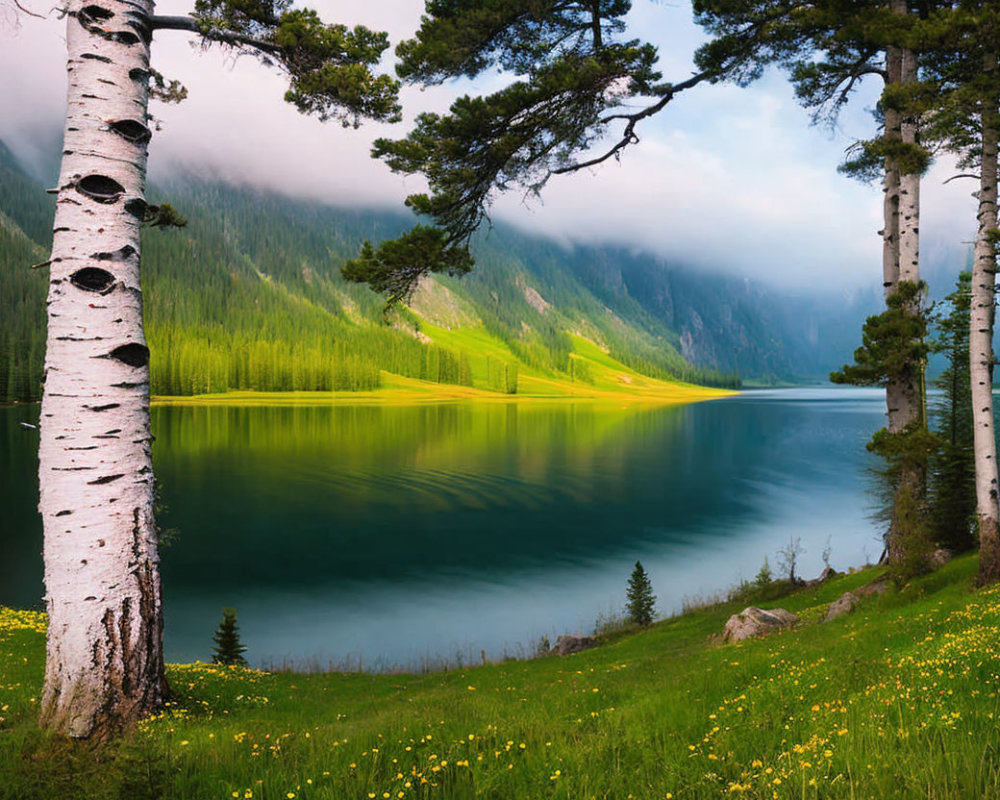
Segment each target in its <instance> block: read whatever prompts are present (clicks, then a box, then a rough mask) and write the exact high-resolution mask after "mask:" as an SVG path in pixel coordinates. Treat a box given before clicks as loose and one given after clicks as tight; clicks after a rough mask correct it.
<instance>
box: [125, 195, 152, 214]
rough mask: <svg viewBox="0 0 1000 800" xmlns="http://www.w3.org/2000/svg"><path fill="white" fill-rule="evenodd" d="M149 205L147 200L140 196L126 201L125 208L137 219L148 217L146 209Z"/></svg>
mask: <svg viewBox="0 0 1000 800" xmlns="http://www.w3.org/2000/svg"><path fill="white" fill-rule="evenodd" d="M148 207H149V206H148V204H147V203H146V201H145V200H142V199H140V198H138V197H133V198H132V199H131V200H126V201H125V210H126V211H127V212H128V213H129V214H131V215H132V216H133V217H135V218H136V219H140V220H144V219H146V209H147V208H148Z"/></svg>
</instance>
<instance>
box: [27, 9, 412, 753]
mask: <svg viewBox="0 0 1000 800" xmlns="http://www.w3.org/2000/svg"><path fill="white" fill-rule="evenodd" d="M64 12H65V15H66V22H67V26H66V45H67V72H68V92H67V110H66V122H65V131H64V144H63V158H62V166H61V170H60V175H59V184H58V189H57V192H58V195H57V202H56V216H55V227H54V236H53V245H52V255H51V260H50V263H49V266H50V287H49V295H48V340H47V349H46V356H45V378H44V393H43V400H42V409H41V424H40V428H41V442H40V446H39V484H40V501H39V511H40V512H41V515H42V519H43V526H44V535H45V544H44V556H45V586H46V604H47V608H48V612H49V629H48V638H47V652H46V667H45V687H44V690H43V694H42V698H41V720H42V723H43V725H44V726H46V727H47V728H49V729H51V730H53V731H56V732H59V733H63V734H67V735H69V736H72V737H88V736H92V735H98V736H107V735H110V734H112V733H114V732H115V731H116V730H118V729H119V728H120V727H122V726H124V725H127V724H129V723H130V722H133V721H135V720H136V719H138V718H140V717H142V716H144V715H146V714H148V713H149V712H151V711H153V710H155V709H156V708H157V707H158V706H159V705H160V704H161V703H162V702H163V700H164V698H165V696H166V692H167V686H166V682H165V679H164V670H163V648H162V626H163V622H162V611H161V594H160V578H159V570H158V558H157V537H156V525H155V522H154V518H153V480H154V479H153V468H152V458H151V456H152V436H151V434H150V427H149V349H148V348H147V346H146V340H145V337H144V335H143V327H142V290H141V282H140V243H139V231H140V226H141V225H142V224H143V222H144V221H147V220H149V219H150V218H151V217H152V216H153V215H154V214H155V209H152V208H151V207H150V206H149V205H148V204H147V203H146V200H145V178H146V154H147V145H148V143H149V140H150V138H151V137H152V131H151V129H150V127H149V116H148V112H147V103H148V100H149V97H150V91H151V81H152V82H153V88H154V90H155V88H156V86H157V84H158V85H159V86H161V87H163V86H164V85H166V86H167V87H169V83H167V84H164V82H163V80H162V79H161V78H159V79H158V77H157V74H156V73H155V72H154V71H153V69H152V67H151V65H150V43H151V40H152V37H153V34H154V32H156V31H160V30H165V29H173V30H186V31H189V32H191V33H194V34H196V35H198V36H200V37H202V38H203V39H204V40H205V41H206V42H219V43H222V44H224V45H226V46H229V47H232V48H236V49H238V50H240V51H245V52H250V53H253V54H256V55H259V56H262V57H264V58H265V59H266V60H267V61H268V62H269V63H271V64H274V65H276V66H278V67H279V68H281V69H283V70H284V71H285V72H286V73H287V75H288V77H289V81H290V85H289V90H288V93H287V95H286V99H287V100H288V101H289V102H291V103H293V104H294V105H295V106H296V107H297V108H298V109H299V110H301V111H303V112H305V113H311V114H316V115H317V116H319V117H320V118H321V119H327V118H330V117H334V118H338V119H340V120H341V121H342V122H344V123H346V124H356V123H357V121H358V119H359V118H360V117H371V118H375V119H384V120H394V119H396V118H398V114H399V109H398V106H397V103H396V92H397V84H396V82H395V81H393V80H391V79H390V78H388V77H386V76H377V75H375V74H373V73H372V72H371V70H370V66H371V65H373V64H375V63H376V62H377V61H378V58H379V56H380V54H381V53H382V51H383V50H384V49H385V47H386V46H387V38H386V36H385V34H381V33H374V32H372V31H369V30H367V29H366V28H363V27H360V26H359V27H356V28H354V29H348V28H346V27H345V26H343V25H326V24H324V23H322V22H321V21H320V19H319V17H318V16H317V15H316V13H315V12H313V11H309V10H296V9H293V8H291V7H290V5H289V4H288V2H287V0H233V2H227V0H197V2H196V3H195V7H194V9H193V13H192V15H190V16H186V17H170V18H162V17H157V16H156V15H155V13H154V5H153V0H94V1H93V2H91V1H90V0H71V2H70V3H69V4H68V5H67V6H66V7H65V8H64ZM175 88H176V87H175Z"/></svg>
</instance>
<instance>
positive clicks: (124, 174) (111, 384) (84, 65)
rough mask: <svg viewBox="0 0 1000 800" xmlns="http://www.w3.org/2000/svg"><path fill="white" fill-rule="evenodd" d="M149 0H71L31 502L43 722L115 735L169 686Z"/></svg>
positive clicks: (71, 732) (68, 730) (74, 731)
mask: <svg viewBox="0 0 1000 800" xmlns="http://www.w3.org/2000/svg"><path fill="white" fill-rule="evenodd" d="M152 13H153V2H151V0H97V2H85V1H82V0H71V2H70V3H69V5H68V7H67V29H66V45H67V56H68V59H67V74H68V90H67V112H66V126H65V132H64V140H63V141H64V144H63V158H62V168H61V171H60V176H59V186H58V198H57V204H56V215H55V228H54V235H53V245H52V256H51V264H50V283H49V294H48V340H47V346H46V357H45V384H44V390H43V398H42V409H41V424H40V428H41V440H40V445H39V487H40V500H39V511H40V513H41V515H42V520H43V528H44V535H45V543H44V557H45V588H46V605H47V608H48V613H49V629H48V639H47V650H46V666H45V687H44V690H43V694H42V701H41V720H42V724H43V725H44V726H45V727H47V728H49V729H51V730H53V731H55V732H58V733H62V734H66V735H68V736H71V737H78V738H79V737H88V736H92V735H95V734H96V735H105V734H109V733H113V732H114V730H116V729H117V728H118V727H121V726H123V725H127V724H128V723H130V722H133V721H135V720H137V719H139V718H141V717H142V716H144V715H146V714H148V713H149V712H151V711H153V710H155V709H156V708H157V707H158V706H159V705H160V704H161V703H162V702H163V700H164V699H165V695H166V691H167V687H166V681H165V678H164V670H163V646H162V609H161V598H160V578H159V569H158V557H157V532H156V525H155V522H154V518H153V468H152V435H151V433H150V425H149V366H148V365H149V350H148V348H147V346H146V341H145V337H144V334H143V326H142V289H141V286H140V277H139V258H140V255H139V251H140V246H139V232H140V226H141V224H142V219H143V216H144V214H145V211H146V203H145V199H144V197H145V179H146V158H147V143H148V141H149V138H150V131H149V128H148V127H147V121H148V118H147V115H146V107H147V101H148V79H149V75H150V72H149V44H150V35H151V31H150V22H149V21H150V18H151V16H152Z"/></svg>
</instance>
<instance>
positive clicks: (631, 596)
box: [625, 561, 656, 627]
mask: <svg viewBox="0 0 1000 800" xmlns="http://www.w3.org/2000/svg"><path fill="white" fill-rule="evenodd" d="M625 599H626V601H627V602H626V605H625V608H626V610H627V611H628V618H629V619H630V620H631V621H632V622H633V623H635V624H636V625H641V626H642V627H646V626H647V625H649V624H650V623H651V622H652V621H653V607H654V606H655V604H656V595H654V594H653V585H652V584H651V583H650V581H649V575H647V574H646V570H645V569H643V566H642V562H641V561H636V562H635V569H634V570H632V575H631V577H630V578H629V579H628V588H627V589H626V590H625Z"/></svg>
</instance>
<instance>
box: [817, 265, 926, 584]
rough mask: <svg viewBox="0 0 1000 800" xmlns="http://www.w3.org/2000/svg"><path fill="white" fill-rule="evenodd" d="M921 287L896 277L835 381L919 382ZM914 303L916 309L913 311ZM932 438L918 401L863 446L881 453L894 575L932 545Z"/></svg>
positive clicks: (920, 560) (912, 570) (917, 566)
mask: <svg viewBox="0 0 1000 800" xmlns="http://www.w3.org/2000/svg"><path fill="white" fill-rule="evenodd" d="M923 294H924V287H923V286H922V285H920V284H913V283H909V282H900V283H899V284H898V287H897V291H896V292H895V293H894V294H893V295H891V296H890V297H889V298H888V304H889V308H888V309H887V310H886V311H883V312H882V313H881V314H878V315H875V316H871V317H869V318H868V319H867V320H866V322H865V324H864V327H863V329H862V345H861V347H859V348H858V349H857V350H856V351H855V352H854V363H853V364H849V365H845V366H844V367H843V368H842V369H841V370H840V371H839V372H834V373H833V374H831V375H830V380H831V381H833V382H834V383H846V384H852V385H855V386H882V387H886V386H887V385H888V384H889V382H890V381H893V380H897V381H901V382H905V383H907V384H912V385H922V384H923V371H924V364H925V363H926V359H927V353H928V350H929V347H928V345H927V343H926V336H927V323H928V314H927V310H926V309H925V308H924V307H923V306H922V305H920V297H922V296H923ZM914 304H916V305H917V307H918V308H919V309H920V313H919V314H918V315H914V314H913V313H912V308H913V306H914ZM935 446H936V442H935V438H934V436H933V435H932V434H930V432H929V431H928V429H927V425H926V422H925V418H924V414H923V407H922V406H921V413H920V415H919V416H918V417H917V418H916V419H915V420H913V421H911V422H909V423H907V425H906V426H905V427H903V428H902V429H897V430H893V429H892V428H891V427H886V428H883V429H882V430H880V431H877V432H876V433H875V435H874V436H873V437H872V439H871V441H870V442H869V443H868V449H869V450H870V451H871V452H872V453H875V454H876V455H878V456H880V457H881V458H883V459H884V462H885V468H884V470H882V471H880V474H881V476H882V478H883V479H884V480H885V482H886V485H887V487H888V491H887V492H885V493H884V494H885V495H886V496H887V498H888V500H889V503H890V508H889V509H888V511H887V513H886V514H885V517H886V518H887V519H888V520H889V529H888V531H887V532H886V556H887V559H888V561H889V564H890V566H891V568H892V570H893V574H894V577H895V578H896V579H897V580H900V581H902V580H906V579H908V578H909V577H912V576H913V575H916V574H919V573H920V572H922V571H923V570H924V569H925V568H926V563H927V555H928V554H929V552H930V550H931V546H932V542H931V537H930V533H929V521H928V507H927V501H926V493H925V486H926V473H927V463H928V458H929V456H930V453H931V452H932V451H933V450H934V449H935Z"/></svg>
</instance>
